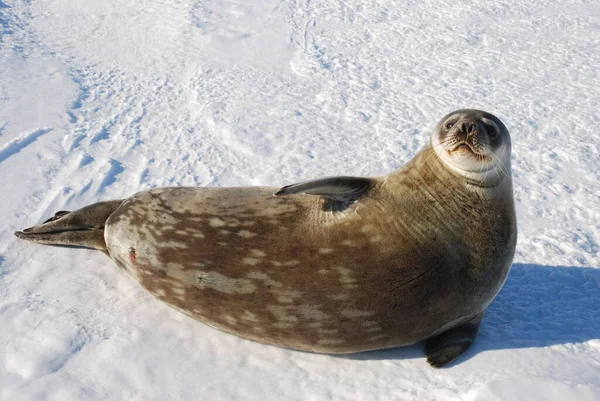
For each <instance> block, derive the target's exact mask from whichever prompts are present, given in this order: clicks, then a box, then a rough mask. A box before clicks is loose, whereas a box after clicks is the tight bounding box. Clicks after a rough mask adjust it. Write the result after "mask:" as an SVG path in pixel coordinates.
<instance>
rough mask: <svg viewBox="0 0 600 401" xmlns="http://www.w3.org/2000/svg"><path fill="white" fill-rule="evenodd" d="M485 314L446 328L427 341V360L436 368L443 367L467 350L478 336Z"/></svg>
mask: <svg viewBox="0 0 600 401" xmlns="http://www.w3.org/2000/svg"><path fill="white" fill-rule="evenodd" d="M482 317H483V314H481V315H478V316H477V317H475V318H474V319H472V320H471V321H470V322H468V323H465V324H462V325H459V326H456V327H453V328H451V329H450V330H446V331H444V332H443V333H441V334H438V335H437V336H434V337H431V338H430V339H428V340H427V341H426V342H425V356H426V357H427V362H428V363H429V364H430V365H431V366H433V367H434V368H441V367H443V366H445V365H447V364H448V363H450V362H452V361H453V360H455V359H456V358H458V357H459V356H460V355H461V354H462V353H463V352H465V351H466V350H467V349H468V348H469V347H470V346H471V344H473V341H475V337H476V336H477V331H478V330H479V324H480V323H481V319H482Z"/></svg>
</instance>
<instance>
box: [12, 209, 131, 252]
mask: <svg viewBox="0 0 600 401" xmlns="http://www.w3.org/2000/svg"><path fill="white" fill-rule="evenodd" d="M122 202H123V201H122V200H115V201H107V202H99V203H94V204H92V205H89V206H86V207H84V208H81V209H79V210H75V211H73V212H67V211H63V210H61V211H60V212H57V213H56V214H55V215H54V216H53V217H51V218H49V219H48V220H46V221H44V222H43V223H42V224H40V225H39V226H34V227H30V228H26V229H25V230H23V231H16V232H15V236H17V237H18V238H20V239H24V240H27V241H32V242H37V243H38V244H45V245H57V246H72V247H82V248H92V249H97V250H100V251H103V252H106V251H107V250H106V243H105V241H104V224H105V223H106V220H107V219H108V217H109V216H110V215H111V214H112V213H113V212H114V211H115V210H116V209H117V208H118V207H119V206H120V205H121V203H122Z"/></svg>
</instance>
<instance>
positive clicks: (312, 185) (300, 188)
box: [274, 176, 375, 202]
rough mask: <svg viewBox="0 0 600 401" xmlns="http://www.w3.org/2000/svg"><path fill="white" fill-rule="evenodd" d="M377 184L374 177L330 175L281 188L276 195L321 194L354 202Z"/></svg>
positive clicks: (342, 200)
mask: <svg viewBox="0 0 600 401" xmlns="http://www.w3.org/2000/svg"><path fill="white" fill-rule="evenodd" d="M374 185H375V180H374V179H373V178H364V177H343V176H342V177H328V178H321V179H319V180H313V181H305V182H301V183H298V184H292V185H288V186H285V187H283V188H281V189H280V190H279V191H277V192H275V194H274V195H275V196H284V195H292V194H309V195H319V196H322V197H324V198H327V199H331V200H333V201H338V202H354V201H356V200H358V199H359V198H360V197H361V196H363V195H364V194H365V193H366V192H367V191H368V190H369V189H371V188H372V187H373V186H374Z"/></svg>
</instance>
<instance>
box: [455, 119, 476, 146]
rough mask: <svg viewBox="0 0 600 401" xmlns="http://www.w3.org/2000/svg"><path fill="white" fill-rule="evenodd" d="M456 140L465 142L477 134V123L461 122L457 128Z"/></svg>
mask: <svg viewBox="0 0 600 401" xmlns="http://www.w3.org/2000/svg"><path fill="white" fill-rule="evenodd" d="M457 134H458V138H459V139H461V140H463V141H467V140H469V139H472V138H473V137H474V136H476V135H477V134H479V128H478V127H477V123H476V122H473V121H461V122H460V123H459V126H458V133H457Z"/></svg>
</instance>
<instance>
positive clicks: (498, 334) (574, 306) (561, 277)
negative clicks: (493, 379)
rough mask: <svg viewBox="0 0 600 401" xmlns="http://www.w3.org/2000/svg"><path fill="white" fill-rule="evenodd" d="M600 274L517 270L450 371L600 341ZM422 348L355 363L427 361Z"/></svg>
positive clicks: (370, 355) (573, 269)
mask: <svg viewBox="0 0 600 401" xmlns="http://www.w3.org/2000/svg"><path fill="white" fill-rule="evenodd" d="M598 305H600V268H595V267H577V266H542V265H536V264H521V263H515V264H513V266H512V268H511V271H510V273H509V275H508V278H507V280H506V283H505V284H504V287H503V288H502V290H501V291H500V293H499V294H498V296H497V297H496V299H494V301H493V302H492V304H491V305H490V306H489V307H488V310H487V313H486V315H485V317H484V319H483V323H482V325H481V328H480V330H479V334H478V336H477V338H476V340H475V342H474V343H473V345H472V346H471V348H470V349H469V350H468V351H467V352H465V354H464V355H462V356H460V357H459V358H458V359H457V360H456V361H455V362H453V363H451V364H450V365H448V366H453V365H456V364H460V363H462V362H465V361H467V360H469V359H470V358H472V357H473V356H475V355H477V354H478V353H481V352H485V351H488V350H501V349H520V348H543V347H548V346H551V345H559V344H572V343H583V342H586V341H589V340H595V339H600V313H598ZM422 349H423V347H422V345H415V346H410V347H399V348H392V349H388V350H381V351H371V352H362V353H358V354H353V355H345V356H344V357H346V358H350V359H357V360H373V359H376V360H385V359H411V358H423V357H424V353H423V350H422Z"/></svg>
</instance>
